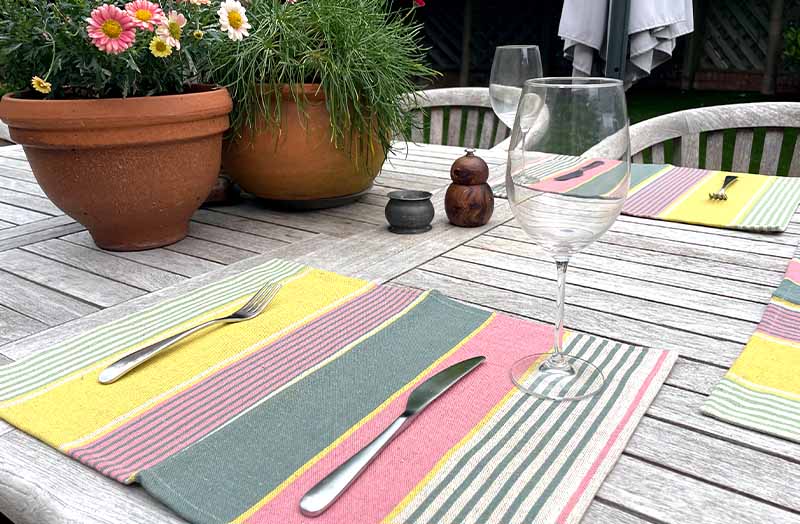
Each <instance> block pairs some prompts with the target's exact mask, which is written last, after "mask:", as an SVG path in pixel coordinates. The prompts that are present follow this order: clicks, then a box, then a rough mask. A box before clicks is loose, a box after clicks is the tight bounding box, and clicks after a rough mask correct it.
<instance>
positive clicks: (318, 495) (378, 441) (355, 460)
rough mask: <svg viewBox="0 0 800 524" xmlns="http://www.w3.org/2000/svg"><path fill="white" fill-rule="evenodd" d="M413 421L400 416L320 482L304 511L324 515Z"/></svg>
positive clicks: (308, 495) (302, 506) (304, 503)
mask: <svg viewBox="0 0 800 524" xmlns="http://www.w3.org/2000/svg"><path fill="white" fill-rule="evenodd" d="M410 421H411V417H409V416H406V415H402V416H400V417H399V418H397V419H396V420H395V421H394V422H392V424H391V425H390V426H389V427H388V428H386V429H385V430H383V432H382V433H381V434H380V435H378V436H377V437H375V439H374V440H373V441H372V442H370V443H369V444H367V445H366V446H364V447H363V448H362V449H361V451H359V452H358V453H356V454H355V455H353V456H352V457H350V458H349V459H347V461H346V462H345V463H344V464H342V465H340V466H339V467H338V468H336V469H335V470H333V471H331V472H330V473H329V474H328V476H326V477H325V478H324V479H322V480H320V481H319V482H318V483H317V484H316V485H315V486H314V487H313V488H311V489H310V490H308V493H306V494H305V495H303V498H302V499H300V512H301V513H302V514H303V515H305V516H307V517H316V516H318V515H321V514H322V513H324V512H325V510H326V509H328V507H330V505H331V504H333V503H334V502H336V499H338V498H339V497H340V496H341V495H342V493H344V492H345V491H346V490H347V488H348V487H350V485H351V484H352V483H353V482H355V480H356V479H357V478H358V476H359V475H361V473H363V471H364V470H365V469H367V466H369V465H370V463H372V461H373V460H375V458H376V457H377V456H378V455H379V454H380V452H381V451H383V449H384V448H385V447H386V446H388V445H389V443H390V442H391V441H392V440H394V438H395V437H396V436H397V435H399V434H400V432H401V431H402V430H403V429H404V428H405V426H406V425H407V424H408V423H409V422H410Z"/></svg>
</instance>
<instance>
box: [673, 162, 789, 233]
mask: <svg viewBox="0 0 800 524" xmlns="http://www.w3.org/2000/svg"><path fill="white" fill-rule="evenodd" d="M731 174H735V175H736V176H738V177H739V179H738V180H737V181H736V182H735V183H734V184H733V185H732V186H730V187H729V188H728V190H727V191H726V193H727V195H728V200H712V199H710V198H708V194H709V193H714V192H716V191H718V190H719V188H720V187H722V182H723V181H724V180H725V177H726V176H728V175H731ZM770 178H773V179H774V177H765V176H759V175H746V174H737V173H726V172H724V171H714V172H713V174H712V175H711V176H709V177H706V178H705V179H703V180H702V181H700V183H698V184H696V185H695V186H694V187H693V188H692V189H690V190H689V191H687V192H686V193H684V195H683V196H682V197H681V198H680V199H678V200H677V201H676V202H674V203H673V204H672V205H671V206H669V207H668V208H667V209H665V210H664V211H663V212H661V213H659V215H658V217H659V218H662V219H664V220H674V221H678V222H689V223H695V224H698V223H700V224H707V225H713V226H730V225H733V224H735V220H736V218H737V216H738V215H739V213H740V211H741V210H742V208H743V207H747V206H750V205H752V202H753V200H754V196H753V195H755V194H756V193H758V192H759V191H760V190H761V189H762V188H763V186H764V185H765V184H771V183H772V182H771V181H770V180H769V179H770Z"/></svg>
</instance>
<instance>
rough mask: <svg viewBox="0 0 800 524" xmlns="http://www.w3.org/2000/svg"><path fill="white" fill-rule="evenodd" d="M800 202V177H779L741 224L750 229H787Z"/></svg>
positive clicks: (743, 227)
mask: <svg viewBox="0 0 800 524" xmlns="http://www.w3.org/2000/svg"><path fill="white" fill-rule="evenodd" d="M798 203H800V179H796V178H795V179H788V178H779V179H776V180H775V182H774V183H773V184H772V185H771V187H770V188H769V190H768V191H767V192H766V193H765V194H764V195H763V196H762V197H761V199H760V200H759V202H758V203H757V204H756V205H755V206H753V208H752V209H751V210H750V212H749V213H748V214H747V215H746V216H745V217H744V218H743V219H742V221H741V223H740V226H741V228H742V229H748V230H756V231H758V230H764V231H768V230H778V231H782V230H784V229H786V226H788V224H789V220H790V219H791V217H792V215H794V212H795V210H796V209H797V205H798Z"/></svg>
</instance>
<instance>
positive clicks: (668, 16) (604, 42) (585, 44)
mask: <svg viewBox="0 0 800 524" xmlns="http://www.w3.org/2000/svg"><path fill="white" fill-rule="evenodd" d="M626 11H627V13H628V16H627V20H625V18H626V17H625V13H626ZM626 28H627V29H626ZM693 29H694V19H693V16H692V0H565V1H564V8H563V9H562V11H561V22H560V24H559V27H558V36H560V37H561V38H562V39H564V54H565V55H566V56H567V57H568V58H570V59H572V67H573V75H574V76H592V75H606V76H614V77H618V78H619V77H624V79H625V83H626V84H628V85H629V84H631V83H633V82H635V81H637V80H639V79H640V78H643V77H645V76H647V75H649V74H650V71H652V70H653V69H654V68H655V67H657V66H658V65H660V64H662V63H664V62H666V61H667V60H669V58H671V57H672V52H673V50H674V49H675V45H676V40H677V38H678V37H679V36H682V35H685V34H687V33H691V32H692V31H693ZM626 37H627V38H626ZM626 40H627V45H626ZM622 56H624V61H623V62H622V63H621V64H619V65H620V66H621V67H617V68H614V69H612V71H616V70H617V69H619V71H618V72H617V73H610V72H609V71H608V67H607V66H610V65H612V64H613V63H615V62H617V61H620V60H621V59H620V58H618V57H622ZM598 57H599V60H598V59H597V58H598ZM620 72H624V75H623V74H619V73H620Z"/></svg>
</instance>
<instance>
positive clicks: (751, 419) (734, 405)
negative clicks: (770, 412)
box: [701, 393, 800, 442]
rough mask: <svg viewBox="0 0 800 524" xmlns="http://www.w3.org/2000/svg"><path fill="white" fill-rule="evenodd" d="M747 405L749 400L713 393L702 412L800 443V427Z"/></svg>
mask: <svg viewBox="0 0 800 524" xmlns="http://www.w3.org/2000/svg"><path fill="white" fill-rule="evenodd" d="M746 403H747V399H736V400H730V399H727V398H725V397H724V396H722V395H720V394H713V393H712V395H711V396H710V397H709V398H708V399H707V400H706V402H705V404H703V406H702V408H701V411H702V413H703V414H705V415H710V416H712V417H715V418H718V419H720V420H724V421H725V422H730V423H732V424H736V425H737V426H742V427H744V428H748V429H754V430H757V431H763V432H764V433H769V434H770V435H776V436H779V437H782V438H785V439H787V440H791V441H794V442H800V425H797V424H787V423H786V422H784V421H782V420H780V419H774V418H768V417H765V416H764V414H763V413H762V412H761V411H760V410H757V409H756V410H753V409H748V407H747V406H746V405H745V404H746Z"/></svg>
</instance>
